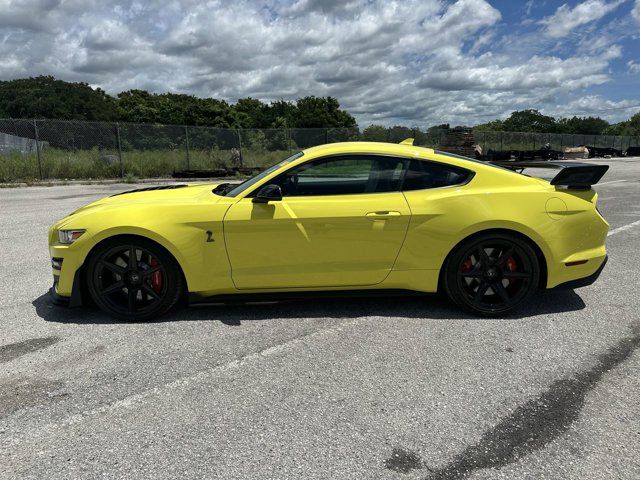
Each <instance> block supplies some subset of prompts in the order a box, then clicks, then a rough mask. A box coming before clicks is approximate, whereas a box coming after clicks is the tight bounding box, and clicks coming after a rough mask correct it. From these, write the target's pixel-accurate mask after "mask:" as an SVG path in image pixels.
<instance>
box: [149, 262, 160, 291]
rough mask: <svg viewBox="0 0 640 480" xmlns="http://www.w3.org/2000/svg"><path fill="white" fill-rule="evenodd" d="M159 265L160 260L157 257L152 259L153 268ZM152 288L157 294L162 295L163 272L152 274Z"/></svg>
mask: <svg viewBox="0 0 640 480" xmlns="http://www.w3.org/2000/svg"><path fill="white" fill-rule="evenodd" d="M158 265H159V263H158V260H156V259H155V257H151V268H155V267H157V266H158ZM151 286H152V287H153V289H154V290H155V291H156V293H160V291H162V272H161V271H157V272H155V273H152V274H151Z"/></svg>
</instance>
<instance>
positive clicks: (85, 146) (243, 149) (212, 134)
mask: <svg viewBox="0 0 640 480" xmlns="http://www.w3.org/2000/svg"><path fill="white" fill-rule="evenodd" d="M449 132H450V130H446V129H435V128H431V129H428V130H421V129H417V128H413V129H411V128H406V127H392V128H382V127H380V128H371V129H365V130H363V131H360V130H359V129H357V128H290V129H289V128H285V129H238V130H234V129H221V128H211V127H192V126H179V125H150V124H133V123H110V122H85V121H66V120H13V119H9V120H1V119H0V182H11V181H15V180H29V179H49V178H56V179H65V178H76V179H90V178H118V177H125V176H135V177H141V178H145V177H146V178H148V177H162V176H170V175H172V174H173V173H175V172H181V171H197V170H206V171H208V172H213V173H214V174H215V173H217V174H220V175H223V174H228V173H229V172H232V173H233V172H238V171H246V170H250V169H253V168H255V169H259V168H264V167H266V166H268V165H271V164H273V163H276V162H277V161H279V160H281V159H283V158H285V157H287V156H289V155H290V154H291V153H293V152H294V151H296V150H299V149H304V148H308V147H312V146H314V145H321V144H325V143H333V142H344V141H378V142H392V143H397V142H401V141H402V140H404V139H406V138H408V137H413V138H414V139H415V145H419V146H425V147H431V148H439V147H440V146H441V145H443V144H445V143H446V138H447V135H448V134H449ZM473 138H474V142H475V143H476V144H477V145H480V146H481V147H482V150H483V152H485V153H486V152H488V151H491V150H492V151H501V152H505V151H531V150H537V149H540V148H543V147H545V146H547V145H548V146H549V147H550V148H551V149H553V150H558V151H561V152H562V151H564V149H565V148H566V147H573V146H580V145H586V146H588V147H593V148H595V149H603V151H610V150H612V151H614V153H615V152H618V151H619V152H624V151H626V150H627V149H629V148H630V147H640V138H638V137H620V136H604V135H601V136H598V135H569V134H546V133H536V134H533V133H515V132H489V131H475V132H474V137H473ZM549 147H546V148H549Z"/></svg>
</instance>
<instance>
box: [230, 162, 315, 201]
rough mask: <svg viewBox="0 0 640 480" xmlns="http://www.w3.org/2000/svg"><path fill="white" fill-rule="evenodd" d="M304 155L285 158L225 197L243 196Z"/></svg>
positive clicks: (236, 187)
mask: <svg viewBox="0 0 640 480" xmlns="http://www.w3.org/2000/svg"><path fill="white" fill-rule="evenodd" d="M302 155H304V153H302V152H298V153H294V154H293V155H291V156H290V157H289V158H285V159H284V160H282V161H281V162H278V163H276V164H275V165H272V166H271V167H269V168H267V169H266V170H264V171H262V172H260V173H259V174H257V175H256V176H254V177H251V178H249V179H247V180H245V181H244V182H242V183H241V184H239V185H236V186H235V187H234V188H233V189H232V190H229V191H228V192H225V193H224V194H223V195H224V196H225V197H235V196H237V195H239V194H241V193H242V192H244V191H245V190H246V189H247V188H249V187H251V186H252V185H255V184H256V183H258V182H259V181H260V180H262V179H263V178H265V177H266V176H268V175H270V174H272V173H273V172H275V171H276V170H278V169H279V168H280V167H283V166H285V165H286V164H288V163H291V162H293V161H294V160H296V159H298V158H300V157H301V156H302Z"/></svg>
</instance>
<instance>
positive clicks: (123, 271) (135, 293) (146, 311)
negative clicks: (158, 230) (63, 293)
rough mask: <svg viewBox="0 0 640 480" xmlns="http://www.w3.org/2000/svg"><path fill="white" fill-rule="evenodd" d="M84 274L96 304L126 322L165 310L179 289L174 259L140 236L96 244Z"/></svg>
mask: <svg viewBox="0 0 640 480" xmlns="http://www.w3.org/2000/svg"><path fill="white" fill-rule="evenodd" d="M86 273H87V277H86V280H87V286H88V290H89V293H90V294H91V297H92V298H93V300H94V302H95V303H96V305H98V307H100V308H101V309H102V310H103V311H105V312H106V313H108V314H109V315H111V316H113V317H115V318H118V319H121V320H127V321H136V320H137V321H144V320H151V319H154V318H157V317H158V316H160V315H162V314H164V313H166V312H167V311H168V310H169V309H170V308H171V307H172V306H173V305H175V303H176V302H177V301H178V298H179V297H180V293H181V291H182V288H183V280H182V275H181V273H180V268H179V266H178V263H177V262H176V260H175V259H174V258H173V257H172V256H171V255H170V254H169V253H168V252H167V251H166V250H165V249H164V248H162V247H160V246H159V245H157V244H156V243H154V242H151V241H149V240H146V239H144V238H140V237H116V238H114V239H113V240H107V241H105V242H103V243H102V244H100V245H99V246H98V248H97V250H96V251H94V252H93V254H92V255H91V257H90V258H89V262H88V265H87V269H86Z"/></svg>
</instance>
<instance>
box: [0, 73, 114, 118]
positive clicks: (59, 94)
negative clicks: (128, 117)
mask: <svg viewBox="0 0 640 480" xmlns="http://www.w3.org/2000/svg"><path fill="white" fill-rule="evenodd" d="M0 114H1V115H2V116H3V117H11V118H52V119H59V120H114V119H115V118H116V117H117V112H116V102H115V101H114V99H113V98H112V97H110V96H109V95H107V94H106V93H105V92H104V91H103V90H101V89H99V88H91V86H89V85H88V84H86V83H70V82H64V81H62V80H56V79H55V78H53V77H50V76H40V77H34V78H23V79H19V80H9V81H4V82H2V81H0Z"/></svg>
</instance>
